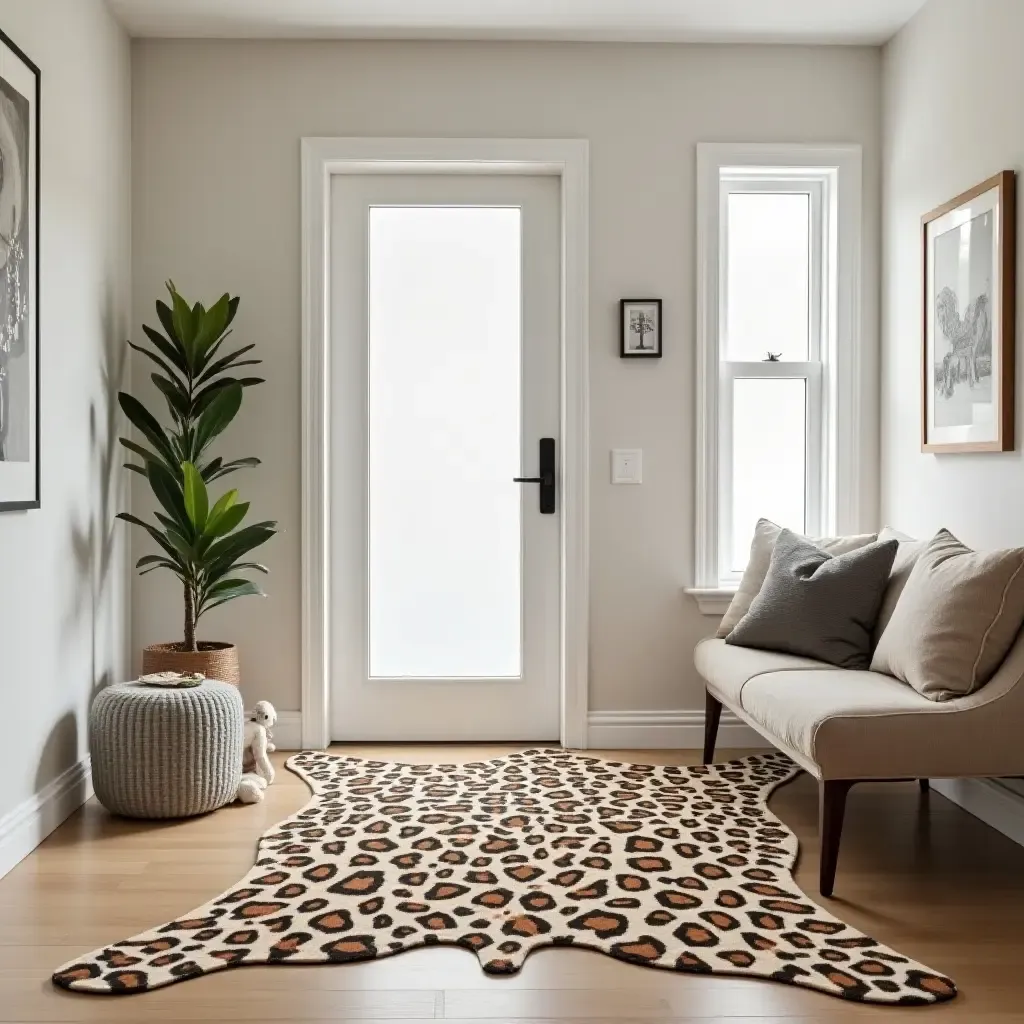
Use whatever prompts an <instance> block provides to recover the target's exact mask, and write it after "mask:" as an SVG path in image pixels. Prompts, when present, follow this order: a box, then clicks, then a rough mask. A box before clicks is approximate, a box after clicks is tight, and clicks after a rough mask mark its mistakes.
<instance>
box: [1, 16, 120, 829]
mask: <svg viewBox="0 0 1024 1024" xmlns="http://www.w3.org/2000/svg"><path fill="white" fill-rule="evenodd" d="M0 26H2V27H3V29H4V31H5V32H6V33H7V34H8V35H9V36H10V37H11V38H12V39H13V40H14V42H15V43H16V44H17V45H18V46H19V47H20V48H21V49H22V50H24V51H25V52H26V53H27V54H28V56H29V57H30V58H31V59H32V60H33V61H35V63H36V64H37V65H39V67H40V68H41V70H42V76H43V78H42V107H41V109H42V115H43V123H42V206H41V214H42V224H41V228H42V231H41V249H40V253H41V258H42V276H41V286H42V291H41V308H40V322H41V325H42V338H41V342H42V376H41V381H42V406H41V413H42V435H41V448H42V508H41V509H40V510H39V511H32V512H13V513H10V512H9V513H3V514H0V580H2V581H3V582H2V586H0V666H2V669H0V671H2V678H3V684H4V686H3V689H4V705H5V714H4V730H3V742H2V743H0V779H2V780H3V781H2V783H0V819H2V818H3V816H4V814H5V813H6V812H8V811H10V810H11V809H12V808H15V807H18V806H19V805H20V804H23V803H24V802H25V801H27V800H29V799H31V798H32V796H33V795H34V794H35V793H37V792H39V790H41V789H42V788H43V787H44V786H45V785H46V784H47V783H48V782H50V781H52V780H53V779H55V778H56V777H57V776H59V775H60V774H61V773H62V772H63V771H64V770H66V769H67V768H69V767H71V766H72V765H73V764H75V763H76V762H78V761H79V760H80V759H81V758H83V757H84V756H85V753H86V742H87V738H86V716H87V714H88V708H89V701H90V698H91V696H92V693H93V692H94V690H95V688H97V687H99V686H101V685H104V684H105V683H106V682H109V681H110V680H111V679H114V678H119V677H121V676H122V675H123V674H124V672H125V671H126V669H125V665H124V655H125V652H126V650H127V636H126V633H127V621H126V614H125V612H126V598H127V566H126V561H125V559H126V556H127V545H126V544H124V543H123V538H124V535H123V533H122V531H121V529H120V527H116V528H115V525H114V522H113V514H114V511H116V509H115V507H114V506H115V505H116V504H117V502H118V501H119V500H120V499H119V496H118V495H117V493H116V489H117V486H118V483H119V481H120V479H121V474H120V473H119V472H117V473H111V471H110V470H111V462H112V461H113V463H114V464H115V465H117V464H119V463H120V459H119V458H115V453H114V451H113V448H112V447H111V445H112V441H111V435H112V430H113V425H112V413H111V410H112V408H114V405H113V394H112V392H113V390H114V389H116V382H115V380H114V377H115V376H116V373H117V368H118V366H122V367H123V365H124V363H123V356H124V345H123V338H124V336H125V332H126V331H127V329H128V316H127V309H128V304H129V262H128V259H129V242H130V227H129V157H130V152H129V149H130V147H129V129H130V116H129V115H130V110H129V108H130V100H129V88H130V71H129V60H130V49H129V45H128V39H127V37H126V36H125V35H124V33H123V32H122V31H121V30H120V28H118V27H117V25H116V24H115V23H114V21H113V19H112V18H111V17H110V15H109V14H108V13H107V9H106V6H105V5H104V4H103V2H102V0H31V2H26V0H0Z"/></svg>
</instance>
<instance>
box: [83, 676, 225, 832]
mask: <svg viewBox="0 0 1024 1024" xmlns="http://www.w3.org/2000/svg"><path fill="white" fill-rule="evenodd" d="M244 730H245V723H244V715H243V711H242V698H241V696H240V695H239V692H238V690H237V688H236V687H234V686H230V685H229V684H227V683H219V682H214V681H212V680H206V681H204V682H203V683H202V684H201V685H200V686H196V687H192V688H191V689H167V688H165V687H151V686H142V685H140V684H138V683H116V684H115V685H113V686H108V687H107V688H106V689H105V690H102V691H100V693H99V694H98V695H97V697H96V700H95V701H94V702H93V705H92V711H91V712H90V714H89V750H90V752H91V754H92V781H93V787H94V788H95V790H96V796H97V798H98V799H99V801H100V803H101V804H103V806H104V807H106V808H107V810H109V811H112V812H113V813H114V814H123V815H125V816H126V817H129V818H184V817H188V816H189V815H193V814H204V813H205V812H207V811H212V810H214V809H216V808H217V807H222V806H223V805H224V804H227V803H230V802H231V801H232V800H234V798H235V793H236V792H237V790H238V783H239V781H240V779H241V777H242V740H243V734H244Z"/></svg>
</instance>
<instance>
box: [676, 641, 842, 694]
mask: <svg viewBox="0 0 1024 1024" xmlns="http://www.w3.org/2000/svg"><path fill="white" fill-rule="evenodd" d="M693 663H694V665H696V667H697V671H698V672H699V673H700V675H701V678H703V679H704V681H705V682H706V683H707V685H708V689H709V690H710V691H711V693H712V694H713V695H714V696H715V697H717V698H718V699H719V700H721V701H722V702H723V703H725V704H728V705H729V706H730V707H733V708H738V707H740V706H741V694H742V692H743V687H744V684H746V683H747V682H748V681H749V680H751V679H753V678H754V677H755V676H759V675H762V674H763V673H765V672H782V671H784V670H787V669H788V670H789V671H801V670H804V669H815V668H818V669H821V668H828V665H825V664H824V663H823V662H820V661H814V660H813V659H812V658H799V657H797V656H796V655H793V654H776V653H774V652H772V651H756V650H753V649H748V648H746V647H728V646H727V645H726V643H725V641H724V640H718V639H708V640H701V642H700V643H699V644H697V648H696V650H695V651H694V652H693Z"/></svg>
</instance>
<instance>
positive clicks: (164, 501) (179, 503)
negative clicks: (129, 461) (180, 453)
mask: <svg viewBox="0 0 1024 1024" xmlns="http://www.w3.org/2000/svg"><path fill="white" fill-rule="evenodd" d="M186 465H188V463H186ZM146 476H148V477H149V486H150V487H151V488H152V490H153V494H154V495H156V499H157V501H159V502H160V504H161V505H162V506H163V507H164V510H165V511H166V512H167V514H168V515H169V516H170V517H171V520H172V521H173V522H174V524H175V526H176V527H177V528H178V529H179V530H180V531H181V533H182V536H183V537H184V539H185V540H187V541H188V542H189V544H190V545H191V543H192V536H191V534H192V533H193V526H192V522H191V516H189V514H188V511H187V508H186V502H185V499H184V497H183V495H182V488H181V484H179V483H178V481H177V480H176V479H175V478H174V476H173V475H172V474H171V473H169V472H168V471H167V469H166V468H165V467H164V466H162V465H161V464H160V463H159V462H148V463H146Z"/></svg>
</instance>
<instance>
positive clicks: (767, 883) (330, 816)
mask: <svg viewBox="0 0 1024 1024" xmlns="http://www.w3.org/2000/svg"><path fill="white" fill-rule="evenodd" d="M288 767H289V768H291V770H292V771H294V772H296V773H297V774H298V775H300V776H301V777H302V778H303V779H305V780H306V782H307V783H308V784H309V785H310V787H311V788H312V790H313V793H314V797H313V800H312V801H311V802H310V803H309V804H308V805H307V806H306V808H305V809H304V810H302V811H300V812H299V813H298V814H296V815H295V816H294V817H292V818H289V819H288V820H287V821H284V822H282V823H281V824H280V825H277V826H275V827H274V828H272V829H271V830H270V831H269V832H267V833H266V834H265V835H264V836H263V838H262V839H261V840H260V844H259V850H258V860H257V861H256V865H255V867H254V868H253V869H252V870H251V871H250V872H249V874H248V875H247V876H246V877H245V878H244V879H242V881H240V882H239V883H238V884H237V885H235V886H233V887H232V888H231V889H230V890H228V891H227V892H226V893H224V894H223V895H221V896H218V897H216V898H215V899H213V900H211V901H210V902H209V903H207V904H205V905H204V906H202V907H199V908H198V909H196V910H194V911H192V912H191V913H189V914H186V915H185V916H184V917H182V918H181V919H179V920H177V921H171V922H169V923H167V924H163V925H159V926H158V927H156V928H153V929H152V930H151V931H148V932H145V933H143V934H141V935H136V936H135V937H134V938H130V939H125V940H123V941H121V942H115V943H114V944H113V945H110V946H106V947H104V948H102V949H98V950H96V951H95V952H93V953H90V954H89V955H88V956H85V957H82V958H81V959H79V960H75V961H73V962H71V963H69V964H67V965H65V966H64V967H61V968H60V970H58V971H57V972H56V973H55V974H54V975H53V982H54V984H56V985H59V986H60V987H61V988H66V989H71V990H73V991H75V992H99V993H128V992H142V991H145V990H146V989H152V988H159V987H161V986H163V985H170V984H172V983H173V982H177V981H184V980H185V979H187V978H196V977H199V976H200V975H203V974H209V973H210V972H212V971H218V970H223V969H224V968H228V967H238V966H241V965H244V964H288V963H304V964H309V963H328V962H333V963H344V962H347V961H353V960H368V959H372V958H374V957H385V956H391V955H392V954H394V953H399V952H401V951H403V950H406V949H412V948H414V947H417V946H428V945H438V944H447V945H454V946H462V947H464V948H465V949H469V950H472V951H473V952H474V953H476V955H477V956H478V957H479V959H480V962H481V964H482V965H483V969H484V970H485V971H487V972H488V973H490V974H513V973H515V972H517V971H518V970H519V969H520V968H521V967H522V965H523V962H524V961H525V960H526V958H527V956H528V955H529V954H530V953H531V952H532V951H533V950H535V949H538V948H540V947H542V946H575V947H580V948H584V949H592V950H597V951H599V952H602V953H607V954H608V955H609V956H613V957H616V958H617V959H620V960H627V961H629V962H631V963H635V964H644V965H646V966H650V967H661V968H666V969H668V970H675V971H684V972H701V973H705V974H710V973H718V974H730V975H742V976H746V977H755V978H768V979H774V980H775V981H781V982H787V983H789V984H793V985H803V986H806V987H807V988H813V989H817V990H818V991H820V992H825V993H828V994H830V995H835V996H841V997H843V998H845V999H851V1000H856V1001H860V1002H868V1003H889V1004H919V1003H936V1002H942V1001H944V1000H947V999H952V998H953V996H954V995H955V994H956V988H955V986H954V984H953V982H952V981H951V980H950V979H949V978H946V977H943V976H942V975H940V974H937V973H936V972H935V971H932V970H929V969H928V968H927V967H924V966H923V965H922V964H919V963H915V962H914V961H912V960H909V959H908V958H907V957H905V956H901V955H900V954H898V953H896V952H894V951H893V950H891V949H888V948H887V947H885V946H883V945H881V944H880V943H878V942H876V941H875V940H874V939H872V938H868V936H866V935H863V934H861V933H860V932H858V931H855V930H854V929H853V928H851V927H849V926H848V925H846V924H844V923H843V922H842V921H840V920H838V919H837V918H835V917H833V916H832V915H831V914H829V913H828V912H827V911H825V910H823V909H822V908H821V907H819V906H817V905H816V904H814V903H813V902H812V901H811V900H810V899H808V898H807V896H805V895H804V894H803V893H802V892H801V891H800V890H799V889H798V888H797V886H796V883H795V881H794V880H793V877H792V874H791V869H792V867H793V864H794V862H795V860H796V853H797V841H796V837H795V836H794V835H793V833H792V832H790V831H789V830H788V829H787V828H786V827H785V826H784V825H783V824H782V823H781V822H780V821H779V820H778V819H777V818H776V817H775V816H774V815H773V814H772V813H771V811H769V810H768V806H767V800H768V796H769V794H770V793H771V791H772V790H773V789H774V788H775V787H776V786H778V785H779V784H780V783H782V782H785V781H787V780H789V779H790V778H792V777H793V776H794V775H795V774H796V772H797V770H798V769H797V768H796V767H795V765H794V764H793V763H792V762H791V761H790V760H789V759H788V758H786V757H785V756H784V755H782V754H778V753H771V754H762V755H757V756H753V757H747V758H744V759H743V760H739V761H733V762H730V763H728V764H721V765H714V766H711V767H703V766H698V767H691V768H678V767H660V766H654V765H644V764H624V763H620V762H617V761H605V760H600V759H598V758H594V757H587V756H583V755H580V754H573V753H568V752H566V751H562V750H535V751H529V752H526V753H516V754H509V755H508V756H506V757H501V758H497V759H496V760H493V761H485V762H479V763H475V764H464V765H408V764H393V763H390V762H386V761H367V760H362V759H360V758H355V757H337V756H334V755H331V754H324V753H303V754H298V755H297V756H295V757H292V758H291V759H290V760H289V761H288Z"/></svg>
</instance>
